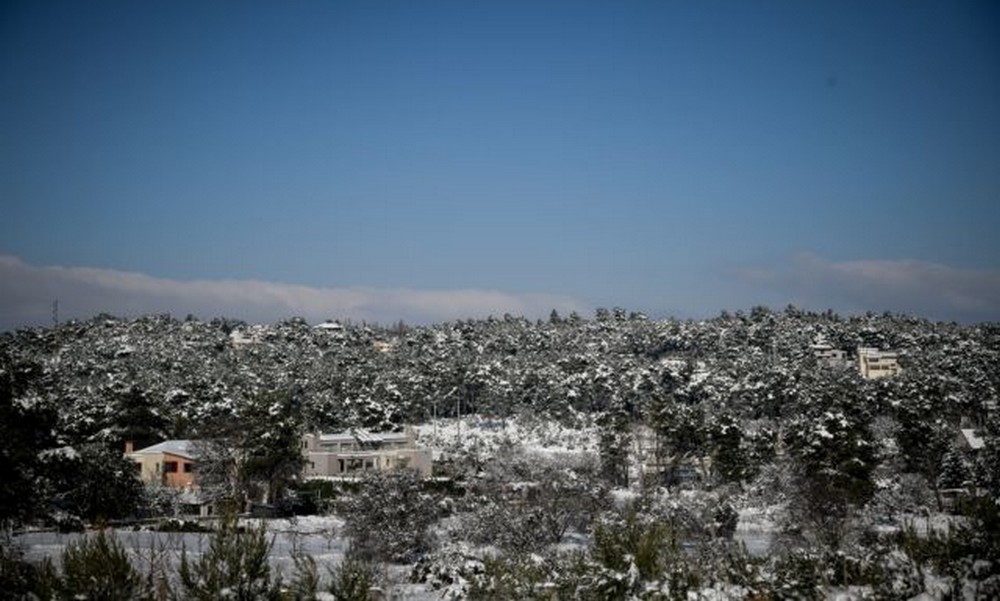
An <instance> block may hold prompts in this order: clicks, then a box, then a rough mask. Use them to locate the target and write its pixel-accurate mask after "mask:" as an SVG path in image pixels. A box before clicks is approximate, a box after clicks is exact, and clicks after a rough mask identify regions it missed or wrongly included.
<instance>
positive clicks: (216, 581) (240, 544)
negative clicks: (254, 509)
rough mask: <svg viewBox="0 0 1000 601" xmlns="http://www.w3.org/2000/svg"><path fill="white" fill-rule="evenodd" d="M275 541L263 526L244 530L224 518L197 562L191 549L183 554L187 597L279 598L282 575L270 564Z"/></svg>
mask: <svg viewBox="0 0 1000 601" xmlns="http://www.w3.org/2000/svg"><path fill="white" fill-rule="evenodd" d="M272 543H273V539H271V540H269V539H268V536H267V531H266V529H265V527H264V526H263V525H261V526H259V527H256V528H249V529H246V530H243V529H240V528H239V527H238V526H237V524H236V520H235V519H234V518H228V519H226V520H224V521H223V523H222V524H220V525H219V529H218V530H216V532H215V534H214V535H213V536H212V537H211V542H210V544H209V548H208V550H207V551H205V552H204V553H203V554H202V555H201V557H199V558H198V560H197V561H195V562H191V561H189V560H188V556H187V550H184V552H183V553H182V554H181V565H180V570H179V575H180V583H181V587H182V590H183V595H184V598H186V599H193V600H197V601H212V600H214V599H220V598H226V599H235V600H237V601H252V600H259V599H279V598H280V590H281V578H280V577H278V578H272V576H271V568H270V565H269V564H268V554H269V553H270V551H271V545H272Z"/></svg>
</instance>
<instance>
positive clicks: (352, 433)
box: [319, 429, 407, 443]
mask: <svg viewBox="0 0 1000 601" xmlns="http://www.w3.org/2000/svg"><path fill="white" fill-rule="evenodd" d="M406 439H407V436H406V433H405V432H369V431H368V430H362V429H354V430H344V431H343V432H337V433H336V434H320V435H319V441H320V442H321V443H324V442H353V441H358V442H362V443H365V442H368V443H375V442H386V441H390V440H406Z"/></svg>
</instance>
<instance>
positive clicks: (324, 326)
mask: <svg viewBox="0 0 1000 601" xmlns="http://www.w3.org/2000/svg"><path fill="white" fill-rule="evenodd" d="M315 327H317V328H319V329H321V330H343V329H344V326H342V325H340V324H339V323H337V322H335V321H324V322H323V323H320V324H316V326H315Z"/></svg>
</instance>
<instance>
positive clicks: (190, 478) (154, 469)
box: [125, 440, 198, 488]
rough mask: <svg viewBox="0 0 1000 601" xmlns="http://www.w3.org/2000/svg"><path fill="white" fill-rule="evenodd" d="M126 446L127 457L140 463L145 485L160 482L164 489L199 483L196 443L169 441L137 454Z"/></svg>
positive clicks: (138, 465)
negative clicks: (196, 481) (197, 481)
mask: <svg viewBox="0 0 1000 601" xmlns="http://www.w3.org/2000/svg"><path fill="white" fill-rule="evenodd" d="M130 447H131V443H126V445H125V456H126V457H128V458H129V459H131V460H132V461H134V462H135V463H136V468H137V469H138V472H139V477H140V478H142V480H143V481H144V482H148V483H153V482H159V483H160V484H162V485H164V486H171V487H175V488H191V487H193V486H195V485H196V483H195V474H196V472H195V466H196V462H197V459H198V452H197V449H196V448H195V443H194V441H191V440H166V441H164V442H161V443H159V444H154V445H153V446H151V447H146V448H145V449H139V450H138V451H133V450H132V449H131V448H130Z"/></svg>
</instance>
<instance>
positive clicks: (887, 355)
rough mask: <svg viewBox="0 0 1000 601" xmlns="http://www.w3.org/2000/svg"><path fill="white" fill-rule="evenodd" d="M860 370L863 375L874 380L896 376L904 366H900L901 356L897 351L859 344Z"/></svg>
mask: <svg viewBox="0 0 1000 601" xmlns="http://www.w3.org/2000/svg"><path fill="white" fill-rule="evenodd" d="M858 371H860V372H861V377H863V378H866V379H869V380H873V379H875V378H886V377H889V376H895V375H896V374H898V373H899V372H901V371H902V368H900V367H899V357H898V355H897V354H896V353H894V352H891V351H882V350H879V349H876V348H870V347H864V346H859V347H858Z"/></svg>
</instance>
